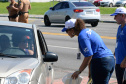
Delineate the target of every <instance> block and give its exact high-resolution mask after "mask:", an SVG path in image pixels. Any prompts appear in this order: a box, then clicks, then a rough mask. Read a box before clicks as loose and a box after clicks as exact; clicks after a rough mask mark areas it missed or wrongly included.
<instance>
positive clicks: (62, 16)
mask: <svg viewBox="0 0 126 84" xmlns="http://www.w3.org/2000/svg"><path fill="white" fill-rule="evenodd" d="M68 9H69V3H68V2H63V3H62V5H61V8H60V10H59V11H58V12H57V13H58V15H59V22H65V17H66V16H67V12H68V11H69V10H68Z"/></svg>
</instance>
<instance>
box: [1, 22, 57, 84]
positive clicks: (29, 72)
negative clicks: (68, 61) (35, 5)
mask: <svg viewBox="0 0 126 84" xmlns="http://www.w3.org/2000/svg"><path fill="white" fill-rule="evenodd" d="M57 60H58V56H57V55H56V54H54V53H52V52H49V51H48V48H47V45H46V42H45V39H44V37H43V34H42V32H41V31H40V30H39V29H37V28H36V26H35V25H32V24H25V23H17V22H8V21H0V84H52V83H53V78H54V77H53V76H54V69H53V65H52V64H53V62H56V61H57Z"/></svg>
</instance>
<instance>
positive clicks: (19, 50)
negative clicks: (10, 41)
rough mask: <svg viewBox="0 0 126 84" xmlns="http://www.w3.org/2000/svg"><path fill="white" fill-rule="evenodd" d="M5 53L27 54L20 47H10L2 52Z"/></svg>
mask: <svg viewBox="0 0 126 84" xmlns="http://www.w3.org/2000/svg"><path fill="white" fill-rule="evenodd" d="M2 53H3V54H11V55H26V53H25V51H23V50H22V49H20V48H18V47H14V48H8V49H6V50H4V51H3V52H2Z"/></svg>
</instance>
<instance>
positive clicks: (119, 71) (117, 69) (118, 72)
mask: <svg viewBox="0 0 126 84" xmlns="http://www.w3.org/2000/svg"><path fill="white" fill-rule="evenodd" d="M124 70H125V69H124V68H121V67H120V64H116V67H115V72H116V78H117V82H118V84H122V80H123V74H124Z"/></svg>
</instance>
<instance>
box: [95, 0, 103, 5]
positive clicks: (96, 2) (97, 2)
mask: <svg viewBox="0 0 126 84" xmlns="http://www.w3.org/2000/svg"><path fill="white" fill-rule="evenodd" d="M100 1H102V0H94V3H93V4H94V5H95V6H100Z"/></svg>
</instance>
